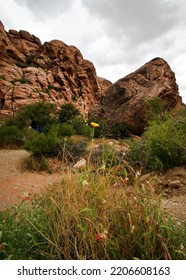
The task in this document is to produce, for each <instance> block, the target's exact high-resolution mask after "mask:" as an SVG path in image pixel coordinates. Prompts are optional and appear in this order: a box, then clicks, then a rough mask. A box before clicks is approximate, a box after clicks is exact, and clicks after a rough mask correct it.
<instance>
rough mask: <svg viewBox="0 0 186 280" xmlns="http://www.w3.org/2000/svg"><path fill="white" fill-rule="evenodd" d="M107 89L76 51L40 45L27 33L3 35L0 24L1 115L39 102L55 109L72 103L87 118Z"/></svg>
mask: <svg viewBox="0 0 186 280" xmlns="http://www.w3.org/2000/svg"><path fill="white" fill-rule="evenodd" d="M110 85H111V82H109V81H106V80H104V79H100V78H98V77H97V75H96V70H95V68H94V65H93V63H92V62H90V61H88V60H85V59H84V58H83V56H82V54H81V53H80V51H79V50H78V49H77V48H76V47H74V46H67V45H66V44H65V43H63V42H61V41H58V40H53V41H51V42H46V43H44V44H41V41H40V39H39V38H37V37H36V36H34V35H31V34H30V33H29V32H27V31H23V30H21V31H19V32H18V31H16V30H9V32H6V31H5V29H4V26H3V24H2V23H1V22H0V101H1V115H14V114H16V112H17V111H18V110H19V108H20V107H21V106H23V105H27V104H31V103H34V102H38V101H41V100H44V101H48V102H51V103H55V104H56V105H57V106H58V107H59V106H60V105H62V104H64V103H65V102H70V103H74V105H75V106H76V107H77V108H78V109H79V110H80V111H81V112H82V113H83V114H87V112H88V110H89V108H90V107H92V106H93V105H95V104H96V103H98V102H99V101H100V98H101V96H102V94H103V92H104V90H105V89H106V88H108V86H110Z"/></svg>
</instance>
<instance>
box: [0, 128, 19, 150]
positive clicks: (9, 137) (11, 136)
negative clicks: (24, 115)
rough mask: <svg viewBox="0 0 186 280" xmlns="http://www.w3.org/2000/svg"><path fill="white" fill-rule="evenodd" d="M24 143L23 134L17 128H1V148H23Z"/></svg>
mask: <svg viewBox="0 0 186 280" xmlns="http://www.w3.org/2000/svg"><path fill="white" fill-rule="evenodd" d="M23 142H24V135H23V132H22V131H20V129H19V128H17V127H16V126H7V127H6V126H2V127H0V147H12V146H21V145H23Z"/></svg>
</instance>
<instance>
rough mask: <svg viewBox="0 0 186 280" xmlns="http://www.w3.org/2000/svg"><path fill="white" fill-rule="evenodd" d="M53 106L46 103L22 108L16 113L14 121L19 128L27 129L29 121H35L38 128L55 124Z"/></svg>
mask: <svg viewBox="0 0 186 280" xmlns="http://www.w3.org/2000/svg"><path fill="white" fill-rule="evenodd" d="M55 112H56V111H55V105H54V104H51V103H46V102H38V103H35V104H31V105H27V106H24V107H22V108H21V109H20V111H19V112H18V113H17V116H16V120H17V122H18V125H19V127H20V128H24V127H28V126H29V125H30V124H31V121H33V120H34V121H36V123H37V125H38V126H45V125H47V124H51V123H53V122H55V117H56V116H55V114H56V113H55Z"/></svg>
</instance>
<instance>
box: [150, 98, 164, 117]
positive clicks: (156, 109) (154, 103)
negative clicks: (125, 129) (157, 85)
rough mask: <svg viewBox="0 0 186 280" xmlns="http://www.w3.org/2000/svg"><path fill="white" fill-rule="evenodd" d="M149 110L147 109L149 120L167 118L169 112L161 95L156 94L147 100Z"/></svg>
mask: <svg viewBox="0 0 186 280" xmlns="http://www.w3.org/2000/svg"><path fill="white" fill-rule="evenodd" d="M147 103H148V104H147V106H148V111H147V120H148V121H150V120H158V119H159V120H161V119H162V118H165V116H166V114H167V105H166V103H165V102H164V101H163V100H162V99H161V98H160V97H159V96H155V97H154V98H151V99H150V100H149V101H148V102H147Z"/></svg>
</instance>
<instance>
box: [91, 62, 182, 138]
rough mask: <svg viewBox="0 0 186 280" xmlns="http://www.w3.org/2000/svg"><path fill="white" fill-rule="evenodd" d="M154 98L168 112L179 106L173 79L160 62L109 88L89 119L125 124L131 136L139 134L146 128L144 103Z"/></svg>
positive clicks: (149, 64) (170, 72)
mask: <svg viewBox="0 0 186 280" xmlns="http://www.w3.org/2000/svg"><path fill="white" fill-rule="evenodd" d="M155 96H159V97H161V98H162V100H164V101H166V103H167V106H168V108H170V109H171V108H174V107H175V106H176V105H177V104H180V103H181V97H180V96H179V93H178V85H177V84H176V79H175V75H174V73H173V71H172V70H171V68H170V66H169V65H168V63H167V62H166V61H165V60H163V59H161V58H155V59H153V60H151V61H150V62H148V63H146V64H145V65H144V66H142V67H141V68H139V69H138V70H137V71H135V72H134V73H131V74H129V75H128V76H126V77H124V78H123V79H120V80H119V81H117V82H116V83H114V84H113V85H112V86H111V87H109V88H108V89H107V91H106V93H105V95H104V97H103V98H102V102H101V105H99V106H97V107H95V108H93V109H92V111H91V115H92V116H97V118H100V119H106V120H107V121H108V122H111V123H113V122H116V123H124V124H127V126H128V127H129V128H130V130H131V131H132V132H133V133H135V134H141V133H142V132H143V131H144V128H145V125H146V121H145V119H146V118H145V113H146V109H147V101H148V100H149V99H151V98H153V97H155Z"/></svg>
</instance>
